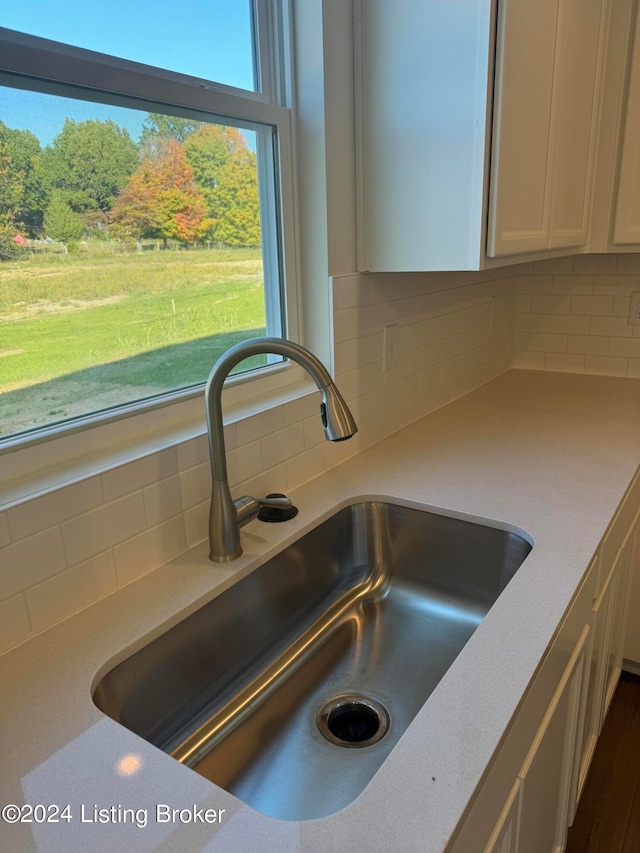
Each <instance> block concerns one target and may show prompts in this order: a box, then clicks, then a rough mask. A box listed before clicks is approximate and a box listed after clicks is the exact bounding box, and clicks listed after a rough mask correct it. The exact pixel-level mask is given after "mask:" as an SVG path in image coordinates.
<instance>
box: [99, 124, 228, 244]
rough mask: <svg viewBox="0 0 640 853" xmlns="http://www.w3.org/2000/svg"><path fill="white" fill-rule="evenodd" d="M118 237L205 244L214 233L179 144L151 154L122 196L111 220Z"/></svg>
mask: <svg viewBox="0 0 640 853" xmlns="http://www.w3.org/2000/svg"><path fill="white" fill-rule="evenodd" d="M110 222H111V226H110V230H111V232H112V233H113V234H114V235H116V236H127V237H133V238H135V239H136V240H137V241H138V242H139V241H140V240H141V239H142V238H143V237H155V238H162V239H163V240H164V241H165V243H166V241H167V240H168V239H169V238H173V239H175V240H179V241H180V242H183V243H189V242H195V241H197V240H200V239H202V237H203V236H205V235H206V233H207V231H208V230H209V229H210V228H211V225H212V223H211V221H210V220H209V219H207V217H206V204H205V200H204V197H203V195H202V193H201V192H200V191H199V190H198V187H197V186H196V183H195V181H194V176H193V169H192V167H191V166H190V164H189V163H188V162H187V159H186V155H185V150H184V146H183V145H181V143H179V142H178V141H177V140H175V139H169V140H165V141H164V142H163V143H162V144H161V145H156V146H154V148H153V149H146V151H145V156H144V159H143V161H142V163H141V164H140V166H139V167H138V169H137V170H136V171H135V172H134V173H133V174H132V175H131V177H130V178H129V181H128V184H127V186H126V187H125V189H124V190H123V191H122V192H121V193H120V195H119V196H118V199H117V201H116V203H115V205H114V207H113V210H112V212H111V217H110Z"/></svg>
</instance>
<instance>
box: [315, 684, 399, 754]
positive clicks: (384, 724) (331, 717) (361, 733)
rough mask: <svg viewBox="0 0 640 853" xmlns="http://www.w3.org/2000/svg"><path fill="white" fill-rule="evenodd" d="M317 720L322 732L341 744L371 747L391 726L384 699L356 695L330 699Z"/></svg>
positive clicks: (333, 741) (320, 711) (332, 740)
mask: <svg viewBox="0 0 640 853" xmlns="http://www.w3.org/2000/svg"><path fill="white" fill-rule="evenodd" d="M317 720H318V727H319V729H320V731H321V733H322V734H323V735H324V736H325V737H326V738H327V740H330V741H331V742H332V743H335V744H338V745H339V746H351V747H353V746H370V745H371V744H372V743H377V741H379V740H380V738H382V737H383V736H384V735H385V733H386V731H387V729H388V728H389V714H388V713H387V709H386V708H385V707H384V706H383V705H381V704H380V702H376V700H375V699H369V698H368V697H364V696H358V695H354V694H345V695H342V696H335V697H334V698H333V699H329V700H328V701H327V702H325V703H324V704H323V705H322V707H321V708H320V710H319V711H318V718H317Z"/></svg>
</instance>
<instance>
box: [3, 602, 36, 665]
mask: <svg viewBox="0 0 640 853" xmlns="http://www.w3.org/2000/svg"><path fill="white" fill-rule="evenodd" d="M31 635H32V631H31V625H30V624H29V617H28V615H27V605H26V602H25V599H24V595H22V593H20V594H19V595H14V596H13V597H12V598H8V599H6V601H0V655H1V654H3V653H4V652H6V651H9V649H12V648H14V646H18V645H19V644H20V643H23V642H24V641H25V640H28V639H29V637H30V636H31Z"/></svg>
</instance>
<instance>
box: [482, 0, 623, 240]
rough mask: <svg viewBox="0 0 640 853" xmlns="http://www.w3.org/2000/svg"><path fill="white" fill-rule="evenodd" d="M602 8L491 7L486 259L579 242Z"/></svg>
mask: <svg viewBox="0 0 640 853" xmlns="http://www.w3.org/2000/svg"><path fill="white" fill-rule="evenodd" d="M606 9H607V4H606V3H603V2H602V0H540V2H537V3H531V2H529V0H508V2H506V3H501V4H499V23H498V45H497V55H498V57H499V60H498V63H497V67H496V86H495V102H494V120H493V124H494V126H493V156H492V168H491V195H490V203H489V233H488V249H487V252H488V254H489V255H491V256H498V255H512V254H516V253H523V252H531V251H536V250H540V249H554V248H560V247H576V248H577V247H580V246H583V245H584V244H585V243H586V242H587V237H588V226H589V212H590V203H591V189H592V184H593V169H594V164H595V146H596V129H597V117H598V107H599V87H598V82H599V79H600V78H599V74H598V72H599V70H600V65H601V57H602V46H601V44H600V42H601V38H602V33H603V31H604V27H603V23H604V22H603V21H602V18H603V15H604V14H605V12H606Z"/></svg>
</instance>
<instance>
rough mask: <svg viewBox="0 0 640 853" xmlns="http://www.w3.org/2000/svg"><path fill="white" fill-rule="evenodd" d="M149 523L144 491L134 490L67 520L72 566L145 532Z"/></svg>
mask: <svg viewBox="0 0 640 853" xmlns="http://www.w3.org/2000/svg"><path fill="white" fill-rule="evenodd" d="M146 526H147V521H146V517H145V511H144V501H143V497H142V492H134V493H133V494H131V495H127V496H126V497H124V498H120V499H119V500H117V501H112V502H111V503H108V504H104V505H103V506H101V507H99V508H98V509H94V510H92V511H91V512H85V513H83V514H82V515H78V516H76V518H73V519H71V520H70V521H65V522H64V523H63V524H62V525H61V528H62V538H63V540H64V548H65V552H66V555H67V561H68V564H69V566H73V565H75V564H76V563H80V562H82V561H83V560H87V559H88V558H89V557H93V556H94V555H95V554H99V553H100V552H101V551H106V550H107V548H110V547H111V546H112V545H114V544H115V543H117V542H122V541H123V540H125V539H129V538H130V537H131V536H135V534H136V533H141V532H142V531H143V530H144V529H145V528H146Z"/></svg>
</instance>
